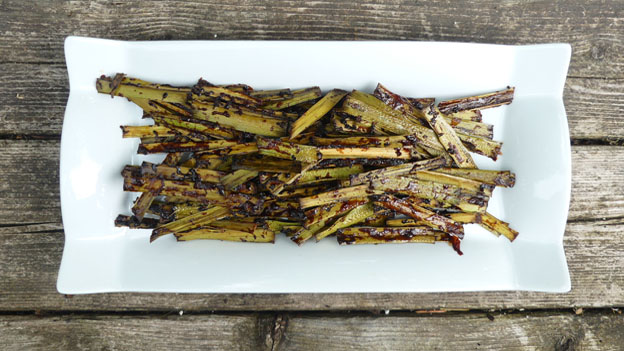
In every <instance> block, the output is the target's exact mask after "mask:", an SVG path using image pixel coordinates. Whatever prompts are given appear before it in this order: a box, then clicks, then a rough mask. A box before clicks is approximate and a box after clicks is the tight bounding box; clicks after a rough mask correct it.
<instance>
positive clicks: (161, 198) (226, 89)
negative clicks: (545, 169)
mask: <svg viewBox="0 0 624 351" xmlns="http://www.w3.org/2000/svg"><path fill="white" fill-rule="evenodd" d="M96 88H97V91H98V92H100V93H102V94H109V95H111V96H117V97H125V98H127V99H128V100H130V101H131V102H132V103H134V104H136V105H137V106H139V107H141V109H143V116H141V117H143V118H146V119H148V120H152V121H153V125H141V126H132V125H127V126H122V127H121V129H122V137H124V138H139V139H140V141H141V142H140V144H139V147H138V149H137V152H138V153H139V154H150V155H151V154H167V156H166V157H165V159H164V160H163V161H162V162H160V163H159V162H153V161H152V162H147V161H145V162H142V163H141V165H140V166H133V165H128V166H126V167H124V169H123V170H122V172H121V174H122V177H123V189H124V190H125V191H131V192H140V195H139V196H138V197H137V199H136V201H135V203H134V205H133V206H132V209H131V210H132V213H133V215H132V216H128V215H119V216H118V217H117V218H116V220H115V225H116V226H125V227H130V228H138V229H151V230H152V233H151V236H150V241H154V240H156V239H158V238H160V237H162V236H166V235H173V237H175V238H176V240H178V241H191V240H197V239H207V240H225V241H235V242H256V243H268V242H274V241H275V236H276V235H277V234H279V233H280V232H282V233H285V234H286V236H287V237H288V238H290V239H291V240H292V241H293V242H295V243H296V244H298V245H302V244H303V243H305V242H306V241H308V240H310V238H312V237H315V239H316V240H317V241H318V240H321V239H323V238H326V237H329V236H336V238H337V240H338V243H340V244H341V245H349V244H382V243H431V244H433V243H436V242H447V243H449V244H450V245H451V246H452V247H453V249H454V250H455V251H456V252H457V253H458V254H460V255H461V254H462V252H461V250H460V244H461V240H462V239H463V238H464V235H465V234H464V226H463V225H464V224H466V223H475V224H479V225H481V226H483V227H484V228H486V229H487V230H489V231H491V232H492V233H494V234H495V235H497V236H500V235H502V236H505V237H506V238H508V239H509V240H512V241H513V240H514V239H515V238H516V237H517V235H518V232H516V231H515V230H513V229H512V228H511V227H510V226H509V224H508V223H506V222H504V221H502V220H500V219H497V218H496V217H494V216H492V215H491V214H490V213H488V212H487V204H488V201H489V199H490V197H491V196H492V191H493V189H494V188H495V187H497V186H498V187H513V186H514V184H515V179H516V177H515V175H514V174H513V173H511V172H509V171H490V170H481V169H478V168H477V167H476V165H475V163H474V161H473V160H472V157H471V155H470V152H475V153H478V154H481V155H485V156H487V157H489V158H491V159H493V160H496V158H497V156H498V155H499V154H500V149H501V143H500V142H497V141H495V140H492V136H493V126H492V125H489V124H486V123H483V122H482V121H481V119H482V113H481V110H482V109H486V108H491V107H495V106H499V105H501V104H508V103H510V102H511V101H512V99H513V88H509V89H506V90H504V91H498V92H493V93H490V94H484V95H479V96H472V97H467V98H461V99H455V100H448V101H442V102H440V103H439V104H438V105H437V107H436V105H435V99H434V98H433V97H422V98H411V97H404V96H401V95H398V94H396V93H394V92H392V91H390V90H389V89H388V88H386V87H384V86H383V85H381V84H379V85H378V86H377V88H376V89H375V92H374V94H373V95H371V94H367V93H365V92H362V91H357V90H354V91H351V92H346V91H343V90H340V89H334V90H331V91H329V92H327V93H326V94H325V95H323V94H322V93H321V90H320V89H319V88H318V87H312V88H304V89H298V90H297V89H296V90H291V89H288V88H285V89H275V90H254V89H253V88H252V87H250V86H247V85H244V84H225V85H222V84H212V83H209V82H207V81H205V80H202V79H200V80H199V81H198V82H197V83H196V84H195V85H192V86H186V87H174V86H171V85H167V84H158V83H151V82H147V81H144V80H141V79H138V78H132V77H126V76H125V75H123V74H118V75H115V76H114V77H105V76H102V77H100V78H98V79H97V80H96ZM142 124H144V123H142ZM150 157H153V156H150ZM150 160H151V159H150ZM467 236H469V234H468V235H467Z"/></svg>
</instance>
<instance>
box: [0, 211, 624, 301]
mask: <svg viewBox="0 0 624 351" xmlns="http://www.w3.org/2000/svg"><path fill="white" fill-rule="evenodd" d="M0 229H1V230H0V281H1V282H2V284H1V285H0V310H4V311H33V310H51V311H59V310H63V311H79V310H82V311H137V310H138V311H151V310H157V311H163V310H164V311H168V310H177V309H183V310H188V311H213V310H216V311H260V310H264V311H267V310H268V311H271V310H372V311H379V310H383V309H390V310H414V309H456V308H471V309H490V308H493V309H510V308H527V309H529V308H569V307H612V306H624V270H622V269H621V267H624V256H622V252H623V251H624V219H623V218H619V219H612V220H604V221H578V222H570V223H569V224H568V226H567V229H566V233H565V236H564V246H565V250H566V256H567V260H568V266H569V269H570V274H571V279H572V291H571V292H570V293H567V294H547V293H530V292H519V291H515V292H481V293H439V294H128V293H114V294H96V295H75V296H73V297H65V296H63V295H60V294H59V293H57V291H56V277H57V273H58V267H59V263H60V260H61V255H62V251H63V242H64V236H63V232H62V231H61V230H55V227H54V226H53V225H52V224H40V225H29V226H14V227H5V228H0Z"/></svg>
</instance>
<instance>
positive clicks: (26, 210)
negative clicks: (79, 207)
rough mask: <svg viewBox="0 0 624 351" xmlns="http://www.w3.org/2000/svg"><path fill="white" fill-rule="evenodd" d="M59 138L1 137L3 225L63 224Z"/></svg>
mask: <svg viewBox="0 0 624 351" xmlns="http://www.w3.org/2000/svg"><path fill="white" fill-rule="evenodd" d="M59 147H60V142H59V141H56V140H52V141H46V140H36V141H22V140H0V150H2V152H0V179H2V181H1V182H0V225H2V224H26V223H43V222H54V223H60V222H61V221H60V219H61V208H60V206H61V203H60V198H59Z"/></svg>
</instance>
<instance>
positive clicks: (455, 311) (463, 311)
mask: <svg viewBox="0 0 624 351" xmlns="http://www.w3.org/2000/svg"><path fill="white" fill-rule="evenodd" d="M65 296H66V297H67V298H72V296H73V295H65ZM538 312H539V313H542V314H574V315H582V314H605V315H611V314H618V315H620V314H622V313H623V312H624V306H612V307H600V308H584V307H574V308H528V309H524V308H516V309H492V308H491V309H469V308H449V309H444V308H442V309H416V310H408V309H397V310H384V309H382V310H378V309H375V310H366V309H364V310H332V311H315V310H302V311H280V310H275V311H271V310H268V311H255V310H232V311H228V310H192V311H187V310H184V309H162V310H154V309H152V310H149V311H115V310H110V311H106V310H102V311H100V310H92V311H90V310H81V311H75V310H38V309H36V310H24V311H6V310H0V316H36V317H60V316H73V317H77V318H80V317H89V316H102V317H104V316H109V317H114V316H127V317H140V316H151V317H169V316H174V315H179V316H191V315H193V316H206V315H216V316H243V315H250V314H253V315H258V316H272V317H274V318H277V317H279V316H281V317H287V316H291V315H292V316H298V317H299V316H306V317H323V318H332V317H375V316H392V317H427V316H434V315H445V316H449V315H473V316H478V315H485V316H486V317H487V318H488V319H490V320H493V319H492V317H494V319H495V318H496V317H495V315H514V314H531V313H538ZM275 322H276V323H279V321H278V320H276V321H275Z"/></svg>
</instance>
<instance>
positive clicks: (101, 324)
mask: <svg viewBox="0 0 624 351" xmlns="http://www.w3.org/2000/svg"><path fill="white" fill-rule="evenodd" d="M263 323H264V325H267V326H268V325H269V324H270V323H271V321H270V320H265V318H262V317H259V316H258V315H240V316H235V315H227V316H219V315H203V316H197V317H195V316H178V315H175V316H166V315H163V316H153V315H152V316H133V317H128V316H126V317H122V316H89V315H86V316H62V317H45V318H40V317H34V316H0V344H1V345H3V346H2V349H3V350H7V351H9V350H153V351H155V350H198V349H201V350H250V351H257V350H268V349H270V348H269V347H267V345H265V340H264V338H263V335H262V334H261V332H262V333H264V331H261V327H262V325H263ZM267 332H268V330H267Z"/></svg>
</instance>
